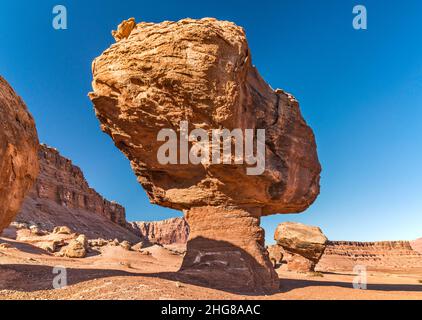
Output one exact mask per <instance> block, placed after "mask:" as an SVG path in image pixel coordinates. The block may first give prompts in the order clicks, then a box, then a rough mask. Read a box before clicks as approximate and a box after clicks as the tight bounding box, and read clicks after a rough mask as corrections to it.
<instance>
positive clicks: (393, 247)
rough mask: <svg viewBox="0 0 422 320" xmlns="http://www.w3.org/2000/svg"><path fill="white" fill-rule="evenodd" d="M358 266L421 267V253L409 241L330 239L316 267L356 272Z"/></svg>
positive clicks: (325, 269) (387, 268)
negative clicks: (354, 270) (354, 269)
mask: <svg viewBox="0 0 422 320" xmlns="http://www.w3.org/2000/svg"><path fill="white" fill-rule="evenodd" d="M356 265H364V266H366V267H368V268H370V269H374V270H375V269H379V270H389V269H390V270H391V269H396V270H400V269H412V268H421V267H422V255H421V254H419V253H418V252H416V251H414V250H413V249H412V247H411V245H410V243H409V242H408V241H384V242H351V241H329V242H328V244H327V248H326V250H325V253H324V255H323V256H322V258H321V260H320V262H319V263H318V265H317V268H316V269H317V270H319V271H339V270H345V271H353V268H354V267H355V266H356Z"/></svg>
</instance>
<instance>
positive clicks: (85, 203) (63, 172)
mask: <svg viewBox="0 0 422 320" xmlns="http://www.w3.org/2000/svg"><path fill="white" fill-rule="evenodd" d="M38 157H39V161H40V174H39V177H38V179H37V181H36V183H35V185H34V187H33V188H32V190H31V191H30V193H29V194H28V196H27V197H26V198H25V201H24V203H23V205H22V209H21V211H20V213H19V214H18V216H17V217H16V221H17V222H25V223H29V224H36V225H38V226H40V227H41V228H43V229H46V230H50V231H51V230H52V229H53V228H54V227H57V226H68V227H70V228H71V229H72V230H73V231H75V232H77V233H82V234H85V235H87V236H88V237H90V238H98V237H100V238H106V239H114V238H118V239H125V240H130V241H137V240H138V237H137V236H135V235H134V234H132V233H131V232H130V231H128V230H127V229H125V226H126V217H125V209H124V208H123V207H122V206H121V205H119V204H117V203H114V202H110V201H108V200H106V199H104V198H103V197H102V196H101V195H99V194H98V193H97V192H96V191H95V190H93V189H92V188H90V187H89V185H88V183H87V182H86V180H85V178H84V175H83V173H82V171H81V169H80V168H78V167H77V166H75V165H73V164H72V162H71V161H70V160H69V159H66V158H64V157H63V156H61V155H60V154H59V152H58V151H57V150H56V149H53V148H50V147H47V146H45V145H41V146H40V148H39V152H38Z"/></svg>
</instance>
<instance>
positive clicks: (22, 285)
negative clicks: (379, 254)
mask: <svg viewBox="0 0 422 320" xmlns="http://www.w3.org/2000/svg"><path fill="white" fill-rule="evenodd" d="M0 243H3V244H6V245H2V246H1V248H0V299H76V300H78V299H83V300H87V299H88V300H89V299H236V300H237V299H280V300H283V299H329V300H331V299H365V300H367V299H368V300H369V299H418V300H422V283H421V282H422V269H421V270H418V269H413V270H403V271H396V272H394V273H392V272H390V271H383V270H376V271H375V270H373V271H372V270H369V271H368V289H367V290H355V289H353V287H352V282H353V279H354V277H355V276H354V275H353V274H352V273H351V272H338V273H337V272H336V273H323V274H322V275H316V274H315V275H306V274H296V273H291V272H279V276H280V290H279V292H277V293H275V294H272V295H267V296H264V295H253V294H252V295H241V294H236V293H231V292H225V291H220V290H215V289H211V288H206V287H201V286H197V285H194V284H192V283H189V282H190V281H189V279H186V278H181V276H180V274H178V273H177V270H178V268H179V266H180V264H181V262H182V256H180V255H177V254H174V253H172V252H171V251H169V250H167V249H165V248H163V247H160V246H153V247H151V248H149V249H148V250H149V251H150V253H151V255H149V256H147V255H142V254H140V253H139V252H134V251H127V250H125V249H123V248H121V247H106V248H104V250H103V251H102V253H101V254H97V255H95V256H91V257H88V258H84V259H69V258H61V257H55V256H53V255H50V254H48V253H46V252H45V251H43V250H41V249H38V248H36V247H34V246H32V245H30V244H27V243H23V242H18V241H15V240H11V239H8V238H0ZM55 266H63V267H65V268H66V270H67V279H68V280H67V281H68V286H67V287H66V288H63V289H54V288H53V279H54V278H55V277H56V274H53V268H54V267H55Z"/></svg>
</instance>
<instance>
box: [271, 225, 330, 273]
mask: <svg viewBox="0 0 422 320" xmlns="http://www.w3.org/2000/svg"><path fill="white" fill-rule="evenodd" d="M274 240H276V241H277V245H278V246H279V247H280V250H281V252H282V254H283V261H284V262H285V265H286V268H287V270H289V271H297V272H312V271H314V270H315V266H316V264H317V263H318V261H319V260H320V258H321V256H322V254H323V253H324V251H325V248H326V243H327V241H328V239H327V237H326V236H325V235H324V234H323V233H322V231H321V229H320V228H318V227H312V226H307V225H304V224H301V223H294V222H285V223H282V224H280V225H279V226H278V227H277V229H276V231H275V234H274Z"/></svg>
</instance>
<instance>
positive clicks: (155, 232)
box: [128, 218, 189, 245]
mask: <svg viewBox="0 0 422 320" xmlns="http://www.w3.org/2000/svg"><path fill="white" fill-rule="evenodd" d="M128 228H129V229H130V230H131V231H132V232H133V233H135V234H136V235H137V236H139V237H140V238H142V239H143V240H147V241H149V242H151V243H157V244H162V245H165V244H185V243H186V242H187V241H188V237H189V225H188V224H187V222H186V220H185V219H183V218H172V219H167V220H163V221H150V222H143V221H136V222H129V223H128Z"/></svg>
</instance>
